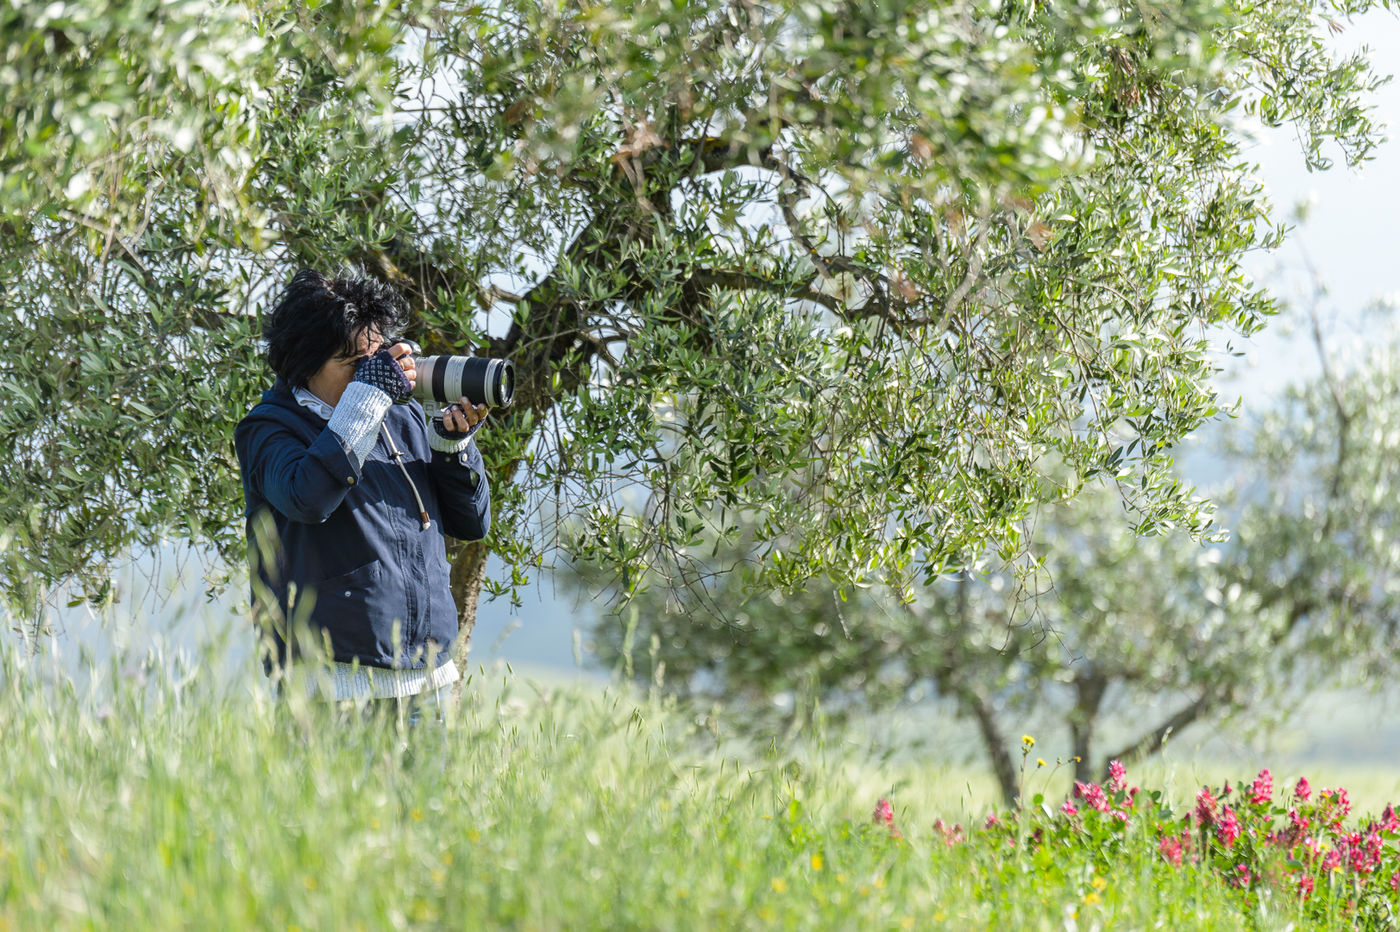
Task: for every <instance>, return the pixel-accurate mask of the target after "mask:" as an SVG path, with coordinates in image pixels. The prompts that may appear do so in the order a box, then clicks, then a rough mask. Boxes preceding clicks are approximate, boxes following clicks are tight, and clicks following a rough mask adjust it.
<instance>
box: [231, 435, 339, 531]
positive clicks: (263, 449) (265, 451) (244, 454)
mask: <svg viewBox="0 0 1400 932" xmlns="http://www.w3.org/2000/svg"><path fill="white" fill-rule="evenodd" d="M234 446H235V447H236V449H237V451H238V463H239V466H240V467H241V468H242V469H243V478H244V481H245V482H247V483H248V487H249V488H250V489H252V490H253V491H255V492H257V493H258V494H259V495H261V496H262V497H263V498H264V499H266V500H267V501H268V503H269V504H270V505H272V507H273V508H275V509H277V510H278V511H280V512H281V513H282V514H284V515H286V516H287V517H288V518H290V519H291V520H293V521H300V522H303V523H306V524H320V523H321V522H323V521H325V520H326V519H327V518H329V517H330V516H331V514H332V513H333V512H334V511H335V510H336V508H338V507H339V506H340V503H341V502H342V501H343V500H344V499H345V494H346V493H347V492H349V491H350V489H351V488H352V487H354V485H355V484H356V483H357V482H359V481H360V464H359V462H358V460H357V459H356V458H355V457H354V456H353V455H352V453H351V451H350V449H349V448H348V447H347V446H346V444H345V441H344V440H342V439H341V438H340V436H339V435H338V434H336V433H335V432H334V431H332V430H331V429H329V428H326V429H324V430H322V431H321V433H320V434H318V435H317V437H316V439H315V440H313V441H312V442H311V444H310V446H308V445H307V444H306V442H305V441H304V440H302V439H300V438H299V437H297V436H296V434H294V433H293V432H292V431H291V430H290V429H289V428H287V427H284V426H282V425H280V424H278V423H276V422H275V421H272V420H269V419H263V418H252V419H248V418H245V419H244V420H243V422H242V423H240V424H239V425H238V428H237V429H236V430H235V431H234Z"/></svg>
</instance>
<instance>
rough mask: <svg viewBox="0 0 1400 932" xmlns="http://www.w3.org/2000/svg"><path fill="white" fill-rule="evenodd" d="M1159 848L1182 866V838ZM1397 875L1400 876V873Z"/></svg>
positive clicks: (1165, 843)
mask: <svg viewBox="0 0 1400 932" xmlns="http://www.w3.org/2000/svg"><path fill="white" fill-rule="evenodd" d="M1157 850H1158V851H1159V852H1161V855H1162V857H1164V858H1166V859H1167V863H1168V864H1171V865H1173V866H1174V867H1180V866H1181V856H1182V850H1181V839H1179V838H1172V837H1170V836H1168V837H1166V838H1163V839H1162V840H1161V842H1159V843H1158V845H1157ZM1396 876H1397V877H1400V874H1397V875H1396Z"/></svg>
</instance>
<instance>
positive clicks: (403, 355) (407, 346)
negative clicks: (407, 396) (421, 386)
mask: <svg viewBox="0 0 1400 932" xmlns="http://www.w3.org/2000/svg"><path fill="white" fill-rule="evenodd" d="M417 352H418V344H417V343H409V342H406V341H400V342H398V343H395V344H394V345H393V346H391V347H389V355H390V356H393V357H394V358H395V359H396V360H398V363H399V368H400V369H402V370H403V374H404V375H405V376H407V377H408V384H409V385H411V386H415V387H416V386H417V385H418V363H417V361H416V360H415V359H414V358H413V354H414V353H417Z"/></svg>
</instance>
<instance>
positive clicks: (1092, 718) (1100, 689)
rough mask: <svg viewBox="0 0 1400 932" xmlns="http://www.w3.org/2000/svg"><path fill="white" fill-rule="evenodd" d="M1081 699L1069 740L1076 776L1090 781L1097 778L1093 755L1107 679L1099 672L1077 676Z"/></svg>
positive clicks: (1079, 697)
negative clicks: (1092, 759) (1095, 727)
mask: <svg viewBox="0 0 1400 932" xmlns="http://www.w3.org/2000/svg"><path fill="white" fill-rule="evenodd" d="M1074 686H1075V690H1076V692H1077V693H1078V700H1077V701H1076V702H1075V704H1074V711H1073V712H1071V713H1070V716H1069V733H1070V741H1071V743H1072V745H1073V747H1074V779H1075V780H1077V781H1079V782H1080V783H1089V782H1091V781H1092V780H1093V779H1094V768H1093V765H1092V764H1091V763H1090V755H1091V754H1092V753H1093V750H1094V726H1095V725H1096V724H1097V723H1098V717H1099V706H1100V705H1102V703H1103V695H1104V692H1105V690H1107V688H1108V682H1107V681H1106V680H1105V679H1104V677H1103V676H1102V675H1100V674H1098V673H1096V672H1090V673H1086V674H1084V675H1082V676H1077V677H1075V678H1074Z"/></svg>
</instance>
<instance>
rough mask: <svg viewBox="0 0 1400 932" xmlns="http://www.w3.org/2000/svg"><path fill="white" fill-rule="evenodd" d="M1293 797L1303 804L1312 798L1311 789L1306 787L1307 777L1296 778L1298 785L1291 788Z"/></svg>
mask: <svg viewBox="0 0 1400 932" xmlns="http://www.w3.org/2000/svg"><path fill="white" fill-rule="evenodd" d="M1293 795H1294V796H1297V797H1298V798H1299V799H1301V800H1302V801H1303V802H1307V801H1308V800H1309V799H1311V798H1312V787H1311V786H1309V785H1308V778H1307V777H1299V778H1298V785H1297V786H1295V787H1293Z"/></svg>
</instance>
